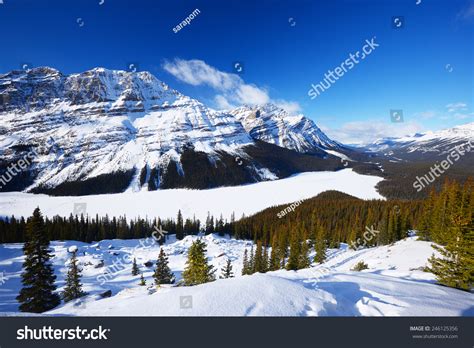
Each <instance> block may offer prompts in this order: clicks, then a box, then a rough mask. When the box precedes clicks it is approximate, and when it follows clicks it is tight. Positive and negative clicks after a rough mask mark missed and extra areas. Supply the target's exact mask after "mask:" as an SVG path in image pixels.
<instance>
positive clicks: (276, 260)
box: [268, 235, 281, 271]
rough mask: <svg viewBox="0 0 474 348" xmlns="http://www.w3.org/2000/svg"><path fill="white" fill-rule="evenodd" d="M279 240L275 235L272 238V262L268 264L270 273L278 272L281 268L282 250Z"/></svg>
mask: <svg viewBox="0 0 474 348" xmlns="http://www.w3.org/2000/svg"><path fill="white" fill-rule="evenodd" d="M277 243H278V240H277V238H276V236H275V235H273V238H272V251H271V253H270V260H269V262H268V269H269V270H270V271H276V270H278V269H280V268H281V259H280V255H281V250H280V248H279V245H278V244H277Z"/></svg>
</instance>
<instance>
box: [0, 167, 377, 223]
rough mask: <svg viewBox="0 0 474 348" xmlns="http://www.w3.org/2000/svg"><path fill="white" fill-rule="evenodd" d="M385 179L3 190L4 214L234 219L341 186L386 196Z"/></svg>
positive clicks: (349, 175)
mask: <svg viewBox="0 0 474 348" xmlns="http://www.w3.org/2000/svg"><path fill="white" fill-rule="evenodd" d="M381 180H382V178H380V177H377V176H369V175H361V174H357V173H355V172H354V171H352V170H351V169H344V170H340V171H337V172H309V173H302V174H298V175H295V176H292V177H289V178H286V179H281V180H275V181H265V182H259V183H255V184H250V185H243V186H235V187H220V188H215V189H209V190H187V189H172V190H158V191H151V192H149V191H141V192H124V193H119V194H109V195H93V196H80V197H77V196H76V197H50V196H47V195H36V194H29V193H20V192H3V193H0V216H11V215H15V216H21V215H23V216H30V215H31V214H32V213H33V210H34V209H35V208H36V207H38V206H39V207H40V208H41V211H42V213H43V214H44V215H46V216H54V215H61V216H69V215H70V214H72V213H73V212H74V206H75V204H76V203H86V213H87V214H89V215H91V216H95V214H99V216H105V215H106V214H108V215H109V216H119V215H126V216H127V218H134V217H138V216H140V217H143V218H144V217H146V216H148V217H149V218H153V217H157V216H159V217H161V218H175V217H176V214H177V212H178V210H179V209H181V211H182V213H183V215H184V216H185V217H191V218H192V217H193V215H195V216H196V218H199V219H200V220H201V221H204V220H205V218H206V216H207V213H208V212H210V213H211V214H212V215H214V216H216V217H219V216H220V214H222V215H223V217H224V218H227V219H230V216H231V214H232V213H233V212H235V216H236V217H237V218H239V217H240V216H242V214H245V215H250V214H253V213H256V212H258V211H260V210H263V209H265V208H268V207H270V206H274V205H279V204H286V203H291V202H295V201H298V200H301V199H307V198H311V197H314V196H316V195H317V194H319V193H321V192H323V191H326V190H338V191H341V192H345V193H348V194H350V195H353V196H356V197H359V198H362V199H383V197H382V196H381V195H380V194H379V193H378V192H377V191H376V189H375V186H376V185H377V183H378V182H380V181H381Z"/></svg>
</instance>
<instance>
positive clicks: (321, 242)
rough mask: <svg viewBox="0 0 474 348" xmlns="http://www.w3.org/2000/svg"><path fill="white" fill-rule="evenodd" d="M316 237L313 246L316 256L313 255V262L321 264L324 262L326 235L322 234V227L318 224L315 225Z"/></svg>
mask: <svg viewBox="0 0 474 348" xmlns="http://www.w3.org/2000/svg"><path fill="white" fill-rule="evenodd" d="M315 229H316V233H315V235H316V237H315V239H316V240H315V244H314V251H315V252H316V255H314V262H316V263H323V262H324V261H325V260H326V248H327V244H326V234H325V233H324V228H323V226H322V225H321V224H320V223H319V222H318V223H317V224H316V227H315Z"/></svg>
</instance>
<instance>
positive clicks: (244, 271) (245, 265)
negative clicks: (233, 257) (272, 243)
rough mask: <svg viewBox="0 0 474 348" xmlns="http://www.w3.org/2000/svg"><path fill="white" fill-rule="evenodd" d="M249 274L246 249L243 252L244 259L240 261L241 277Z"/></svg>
mask: <svg viewBox="0 0 474 348" xmlns="http://www.w3.org/2000/svg"><path fill="white" fill-rule="evenodd" d="M246 274H250V273H249V259H248V252H247V249H245V251H244V258H243V261H242V275H246Z"/></svg>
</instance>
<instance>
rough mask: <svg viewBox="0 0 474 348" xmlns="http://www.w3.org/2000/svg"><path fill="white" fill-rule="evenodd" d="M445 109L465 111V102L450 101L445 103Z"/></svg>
mask: <svg viewBox="0 0 474 348" xmlns="http://www.w3.org/2000/svg"><path fill="white" fill-rule="evenodd" d="M446 109H448V112H457V111H466V110H467V104H466V103H461V102H459V103H451V104H448V105H446Z"/></svg>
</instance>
